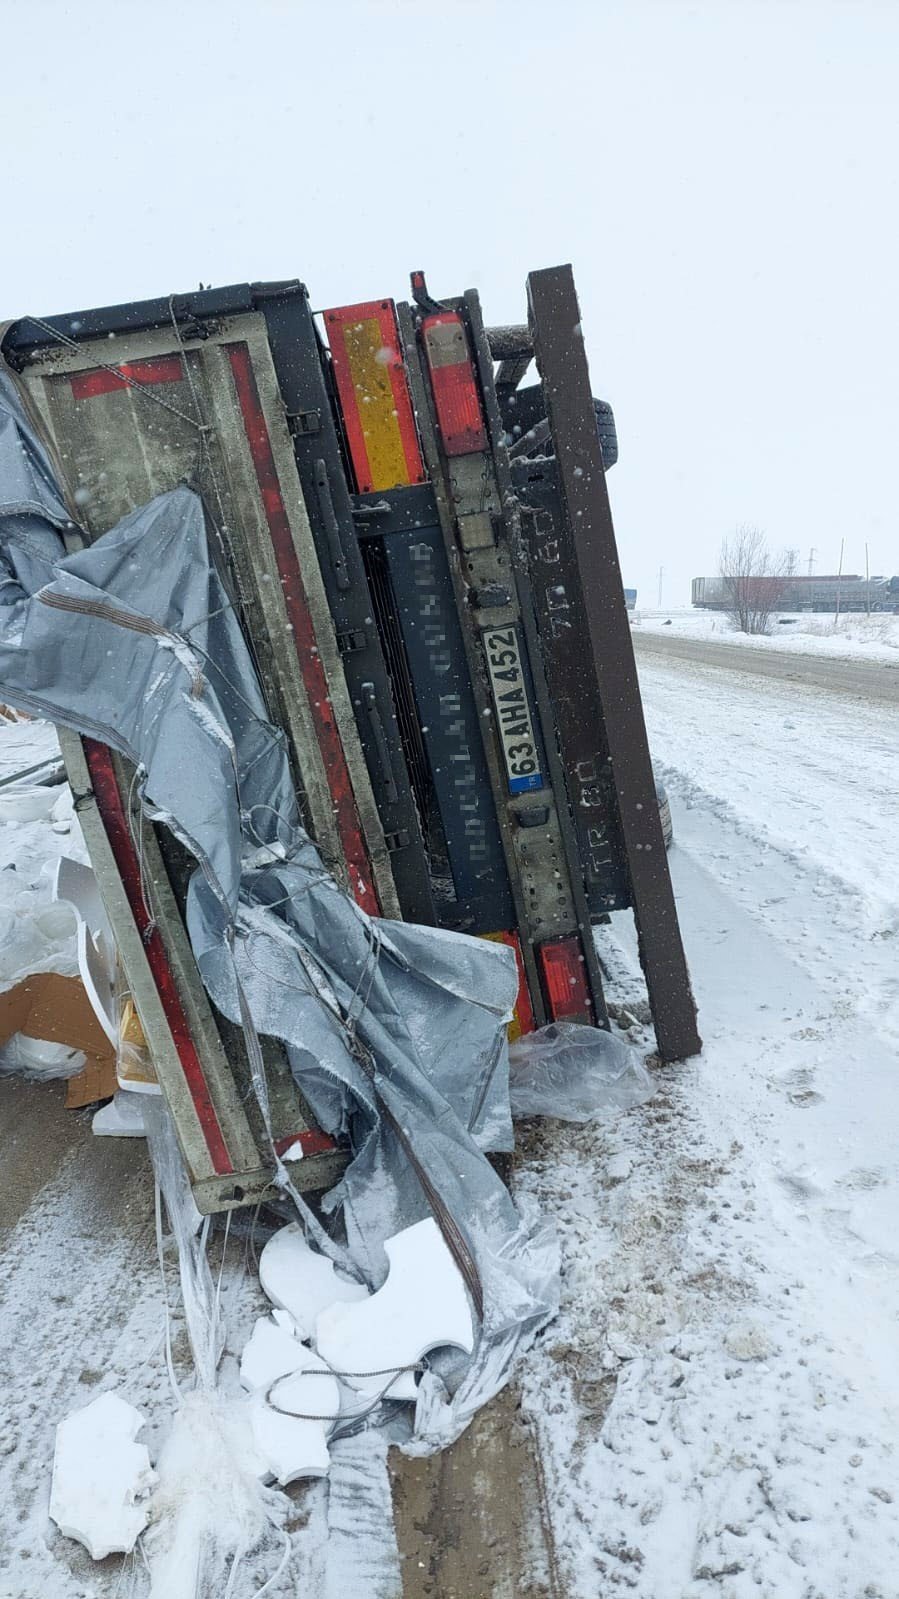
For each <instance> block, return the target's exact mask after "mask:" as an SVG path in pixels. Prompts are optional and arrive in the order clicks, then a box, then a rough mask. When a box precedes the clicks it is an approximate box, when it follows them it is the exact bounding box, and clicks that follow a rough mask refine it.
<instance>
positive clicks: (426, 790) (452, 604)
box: [2, 267, 699, 1211]
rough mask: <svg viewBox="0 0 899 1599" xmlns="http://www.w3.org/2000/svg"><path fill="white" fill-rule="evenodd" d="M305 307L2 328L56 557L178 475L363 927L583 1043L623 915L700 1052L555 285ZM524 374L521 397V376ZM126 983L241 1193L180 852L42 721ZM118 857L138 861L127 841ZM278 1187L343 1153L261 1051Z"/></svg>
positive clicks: (188, 1106)
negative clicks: (437, 952) (606, 942)
mask: <svg viewBox="0 0 899 1599" xmlns="http://www.w3.org/2000/svg"><path fill="white" fill-rule="evenodd" d="M412 291H413V292H412V296H411V298H410V300H409V301H408V302H407V303H401V304H397V303H395V302H394V301H393V300H392V299H390V298H377V299H370V300H367V301H365V302H363V303H357V304H353V305H344V306H334V307H330V308H328V309H326V310H325V311H324V312H323V313H319V314H315V313H313V310H312V306H311V302H310V298H309V295H308V293H307V290H306V289H305V287H304V286H303V285H302V284H301V283H300V282H298V281H288V282H279V283H265V284H253V285H249V284H244V285H238V286H234V287H229V288H223V289H209V290H201V291H199V292H197V293H194V294H187V295H174V296H166V297H164V298H161V299H158V300H151V301H144V302H140V303H133V304H126V305H119V306H113V307H108V308H105V309H100V310H87V311H79V312H77V313H73V314H68V315H63V316H51V317H38V316H27V317H23V318H21V319H20V320H19V321H17V322H15V323H13V324H12V325H11V326H10V327H9V328H8V330H7V332H6V335H5V337H4V339H3V343H2V353H3V357H4V359H5V362H6V365H7V370H9V371H10V372H11V373H12V374H13V375H14V378H15V381H16V383H17V384H18V386H19V389H20V392H21V394H22V395H23V397H24V398H25V400H26V401H27V404H28V406H29V408H30V412H31V415H32V416H33V417H34V419H35V421H36V424H37V425H38V426H39V428H40V429H41V430H42V432H43V435H44V437H45V439H46V440H47V443H48V446H49V447H50V448H51V449H52V452H53V456H54V459H55V460H56V461H57V462H58V463H59V469H60V471H61V473H62V474H63V476H64V478H65V485H66V488H67V490H68V493H69V496H70V503H71V505H72V507H73V526H72V529H71V530H70V534H69V538H70V541H71V544H72V547H73V548H78V547H80V543H81V542H82V541H87V542H89V543H92V542H93V541H95V540H97V539H101V538H102V537H103V535H104V534H105V533H106V532H107V531H108V530H109V529H111V528H112V527H113V526H114V525H115V524H116V523H117V522H118V521H119V519H120V518H122V517H123V516H125V515H126V514H127V513H129V512H131V511H133V510H134V509H135V508H136V507H138V506H141V505H143V504H144V503H145V502H147V501H149V500H150V499H151V498H152V497H153V496H155V495H157V494H160V493H161V492H163V491H165V490H169V489H172V488H173V487H175V486H177V485H178V484H180V483H183V482H187V483H189V484H191V485H192V486H193V487H195V488H196V489H197V490H198V491H199V493H200V494H201V496H202V499H203V503H204V506H205V509H206V516H207V523H208V538H209V542H210V548H211V549H212V550H214V552H215V557H216V560H217V562H218V565H219V568H220V571H221V575H222V579H223V581H224V582H225V584H226V585H227V588H228V592H229V593H230V595H231V600H232V603H233V606H234V609H235V614H236V615H237V616H238V618H239V619H240V622H241V625H242V627H243V630H244V633H245V636H246V639H247V641H248V643H249V646H250V649H251V651H252V655H253V658H254V661H255V663H256V666H257V670H258V674H259V678H260V681H261V684H262V688H263V692H264V696H265V700H266V704H267V709H268V714H269V717H270V720H271V721H272V722H273V723H275V724H276V725H277V726H278V727H279V728H280V729H282V730H283V733H284V735H285V740H286V747H287V750H288V752H289V756H290V761H291V765H292V773H293V778H294V782H295V786H296V791H297V794H298V796H299V797H300V800H301V804H302V809H303V815H304V821H305V824H306V827H307V829H308V831H309V832H310V834H311V835H312V837H313V838H314V839H315V841H316V843H317V845H318V847H319V850H320V852H321V854H322V856H323V857H324V859H325V861H326V862H327V863H328V866H329V868H330V870H331V871H332V872H333V873H334V875H335V876H336V877H337V878H338V880H339V881H340V882H341V883H342V884H343V886H344V887H345V889H346V890H347V892H348V893H350V894H351V895H352V896H353V897H354V898H355V899H356V901H357V902H358V904H359V905H360V906H361V907H362V908H363V909H364V910H365V911H367V912H369V913H371V914H373V915H381V916H385V917H388V918H390V917H393V918H397V917H399V918H403V919H406V920H413V921H419V922H424V923H428V924H431V925H435V926H438V927H445V928H450V929H454V930H457V931H462V932H466V933H470V934H474V935H478V936H481V937H485V938H491V939H500V940H502V941H503V942H505V943H506V944H508V945H509V946H510V947H511V948H512V949H513V950H514V952H515V957H516V960H517V962H518V966H519V974H520V987H519V996H518V1005H517V1010H516V1017H515V1021H514V1023H513V1031H527V1030H529V1029H531V1028H533V1027H535V1026H538V1025H540V1024H542V1023H544V1022H546V1021H549V1020H553V1019H555V1020H576V1021H579V1022H586V1023H589V1024H593V1025H598V1026H603V1025H607V1011H606V1004H605V998H604V994H603V983H602V972H601V968H600V964H599V961H598V959H597V955H596V950H595V947H594V941H593V937H592V931H591V929H592V924H593V923H594V921H597V920H600V919H602V918H603V917H604V916H605V915H606V914H607V913H608V912H609V911H610V910H615V909H619V908H622V907H627V906H630V907H633V910H634V913H635V917H636V920H637V925H638V931H639V940H640V950H641V958H642V961H643V965H644V970H645V973H646V979H647V987H648V992H649V998H650V1003H651V1006H652V1010H653V1015H654V1020H655V1026H656V1035H657V1039H658V1046H659V1050H660V1053H661V1054H662V1056H663V1057H664V1058H666V1059H677V1058H680V1057H683V1056H686V1055H690V1054H692V1053H694V1052H695V1051H696V1050H697V1049H698V1047H699V1039H698V1035H697V1031H696V1019H695V1009H694V1005H693V1000H692V995H691V992H690V985H689V978H688V974H687V968H686V964H685V960H684V953H683V949H682V945H681V939H680V934H679V930H678V923H677V916H676V911H675V907H674V900H673V896H672V892H671V883H670V879H669V874H668V865H667V861H666V853H665V848H664V840H663V834H662V825H661V821H660V815H659V806H658V803H657V800H656V794H655V788H654V783H653V774H652V768H651V764H650V758H649V751H648V748H647V742H646V732H645V727H644V721H643V713H642V708H641V703H640V696H639V690H638V685H637V676H636V670H635V666H634V658H633V649H632V643H631V636H630V628H629V624H628V618H627V611H626V606H625V595H624V591H623V588H622V582H621V574H620V570H619V565H618V556H617V550H616V545H615V537H614V530H613V526H612V520H611V513H610V509H609V501H608V495H607V491H606V483H605V468H606V467H607V466H608V465H610V464H611V462H612V460H614V457H615V454H616V452H617V444H616V441H615V435H614V419H613V418H612V416H611V412H610V411H609V408H608V407H607V406H605V405H603V404H602V403H601V402H597V401H595V400H594V398H593V396H592V393H591V389H590V383H589V375H588V369H587V362H586V357H585V352H584V343H583V339H582V336H581V334H580V312H579V310H578V304H577V298H576V293H575V288H574V280H573V276H572V273H571V269H570V268H568V267H559V268H552V269H549V270H546V271H540V272H534V273H532V274H531V275H530V277H529V279H528V318H527V322H522V323H521V324H520V325H515V326H503V327H493V328H491V327H486V326H485V324H484V320H483V317H482V313H481V307H480V303H479V299H478V296H477V294H476V293H474V292H473V291H469V292H467V293H465V294H463V295H461V296H453V297H447V298H443V299H440V300H436V299H434V298H433V297H432V296H431V294H430V293H429V291H428V288H427V286H426V284H425V281H424V277H423V275H422V274H421V273H414V274H413V275H412ZM534 359H536V364H537V381H532V382H530V383H525V382H524V379H525V377H526V374H527V373H528V370H529V368H530V367H531V364H532V361H533V360H534ZM62 741H63V748H64V753H65V758H66V762H67V766H68V771H69V777H70V781H71V784H72V788H73V791H74V794H75V802H76V806H77V808H78V813H79V817H80V820H81V822H82V826H83V829H84V833H85V837H86V840H87V843H88V847H89V849H90V852H91V857H92V860H93V864H94V867H95V870H96V873H97V877H98V880H99V883H100V886H101V890H102V893H103V896H104V899H105V901H106V906H107V910H108V914H109V917H110V920H111V922H112V926H113V929H114V931H115V935H116V940H117V943H118V946H119V950H120V953H121V957H122V960H123V963H124V966H125V972H126V976H127V979H128V983H129V987H130V989H131V991H132V994H133V996H134V1000H135V1003H136V1006H137V1009H138V1012H139V1015H140V1019H141V1023H142V1025H143V1029H144V1033H145V1035H146V1038H147V1040H148V1043H149V1046H150V1048H151V1051H152V1054H153V1058H154V1061H155V1064H156V1068H157V1072H158V1075H159V1079H160V1082H161V1084H162V1087H163V1090H164V1092H165V1094H166V1097H167V1099H168V1101H169V1104H170V1107H171V1108H172V1111H173V1115H174V1119H175V1122H176V1127H177V1130H178V1134H179V1139H180V1142H181V1147H182V1151H183V1153H184V1155H185V1159H186V1162H187V1166H188V1170H189V1171H190V1174H191V1178H192V1181H193V1185H194V1192H195V1195H196V1198H197V1202H198V1204H199V1205H200V1208H201V1209H203V1210H205V1211H210V1210H216V1209H220V1208H223V1207H226V1206H231V1205H240V1204H251V1203H255V1202H256V1200H257V1199H258V1198H259V1196H260V1195H261V1194H262V1193H263V1192H264V1191H265V1189H266V1186H267V1183H268V1182H269V1180H270V1176H271V1169H272V1168H271V1158H270V1157H271V1147H270V1144H267V1142H266V1138H265V1136H264V1135H263V1130H262V1129H261V1128H260V1127H259V1125H258V1118H257V1117H256V1115H255V1112H254V1109H253V1096H252V1094H251V1093H250V1092H249V1089H248V1083H249V1078H250V1072H251V1062H250V1060H249V1059H248V1051H247V1043H246V1040H245V1039H244V1038H243V1036H242V1034H241V1031H240V1029H239V1028H237V1027H234V1026H232V1025H231V1024H229V1023H228V1022H227V1021H226V1020H225V1018H223V1017H222V1016H221V1015H220V1014H219V1013H218V1012H217V1011H216V1010H215V1008H214V1007H213V1006H212V1004H211V1003H210V1000H209V999H208V997H207V995H206V993H205V991H204V988H203V984H202V981H201V979H200V975H199V972H198V969H197V966H196V962H195V961H194V958H193V955H192V952H191V947H190V942H189V939H188V936H187V931H186V927H185V922H184V912H185V891H186V884H187V881H188V878H189V875H190V871H191V870H192V866H193V862H192V860H191V859H190V858H188V857H187V853H186V850H185V849H184V847H183V846H182V845H181V844H179V842H178V840H177V839H176V838H175V837H174V836H173V833H172V832H171V831H170V830H169V829H167V828H166V827H165V826H161V825H157V824H155V823H154V822H152V821H149V820H148V819H147V818H146V817H143V816H141V815H140V814H135V807H137V808H138V811H139V800H138V799H137V798H136V794H135V784H134V782H133V781H132V778H133V772H132V770H131V769H130V768H129V765H128V762H127V761H126V760H125V759H124V757H123V756H122V754H121V753H120V752H116V751H113V750H111V749H110V748H108V747H107V746H106V745H104V744H102V743H99V742H98V741H97V740H96V739H91V738H79V737H75V736H73V735H72V734H64V735H63V740H62ZM135 839H138V840H139V841H140V859H138V856H137V853H136V850H135V843H134V840H135ZM264 1044H265V1050H266V1060H265V1068H266V1072H267V1074H268V1077H269V1084H270V1089H269V1097H270V1099H271V1104H272V1121H273V1124H274V1131H275V1143H276V1147H277V1148H278V1149H281V1148H283V1147H286V1146H287V1145H288V1144H291V1143H296V1142H297V1141H298V1140H299V1143H300V1145H301V1147H302V1150H303V1155H304V1158H303V1160H302V1161H300V1163H299V1166H298V1167H297V1168H296V1170H297V1171H298V1173H299V1176H298V1178H297V1182H298V1183H299V1184H300V1185H301V1186H307V1187H322V1186H324V1185H326V1184H329V1183H330V1182H331V1181H333V1177H334V1173H335V1169H336V1167H339V1164H340V1162H341V1160H342V1159H343V1155H342V1152H341V1150H340V1149H339V1148H337V1147H336V1146H335V1145H334V1144H333V1143H332V1141H331V1140H330V1139H329V1138H327V1137H325V1136H324V1135H323V1134H322V1133H321V1132H320V1131H319V1130H318V1129H317V1128H316V1126H315V1124H314V1122H313V1120H312V1117H311V1114H310V1113H309V1111H308V1108H307V1107H305V1106H304V1105H303V1104H302V1102H301V1101H300V1099H299V1096H298V1093H297V1090H296V1088H295V1085H294V1083H293V1081H292V1078H291V1074H290V1071H289V1067H288V1063H287V1060H286V1056H285V1052H284V1050H283V1049H282V1047H281V1045H280V1044H279V1043H278V1042H277V1041H276V1040H274V1039H266V1040H265V1041H264Z"/></svg>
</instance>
